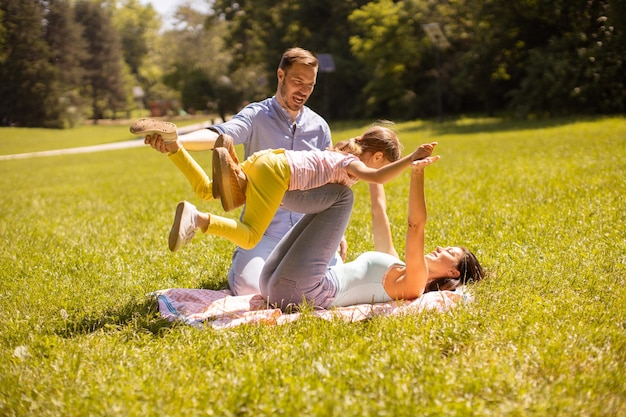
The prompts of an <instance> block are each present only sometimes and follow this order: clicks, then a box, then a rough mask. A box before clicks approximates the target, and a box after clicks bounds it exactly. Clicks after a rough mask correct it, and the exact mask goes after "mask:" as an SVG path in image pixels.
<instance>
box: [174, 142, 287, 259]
mask: <svg viewBox="0 0 626 417" xmlns="http://www.w3.org/2000/svg"><path fill="white" fill-rule="evenodd" d="M170 159H171V160H172V162H174V164H176V166H177V167H178V168H179V169H180V170H181V171H182V172H183V174H185V177H187V180H188V181H189V183H190V184H191V187H192V188H193V190H194V192H195V193H196V195H197V196H198V197H199V198H201V199H203V200H213V199H214V197H213V192H212V181H211V179H209V177H208V176H207V174H206V173H205V172H204V170H203V169H202V168H201V167H200V165H199V164H198V163H197V162H196V161H195V160H194V159H193V158H192V157H191V155H189V153H188V152H187V151H186V150H185V149H183V148H181V150H180V151H178V152H176V153H175V154H172V155H170ZM241 167H242V169H243V172H244V173H245V174H246V176H247V177H248V186H247V188H246V206H245V210H244V213H243V216H242V218H241V221H239V220H234V219H230V218H226V217H222V216H216V215H214V214H211V219H210V223H209V228H208V229H207V231H206V232H207V233H210V234H213V235H217V236H222V237H225V238H227V239H229V240H230V241H232V242H234V243H235V244H236V245H237V246H240V247H242V248H244V249H252V248H253V247H255V246H256V245H257V243H259V241H260V240H261V238H262V237H263V233H265V230H267V228H268V226H269V225H270V223H271V221H272V218H273V217H274V214H276V210H278V207H279V206H280V203H281V201H282V199H283V196H284V195H285V192H286V191H287V189H288V188H289V180H290V178H291V169H290V168H289V163H288V162H287V157H286V156H285V152H284V150H282V149H268V150H265V151H260V152H256V153H255V154H253V155H252V156H250V157H249V158H248V159H246V160H245V161H244V162H243V163H242V164H241Z"/></svg>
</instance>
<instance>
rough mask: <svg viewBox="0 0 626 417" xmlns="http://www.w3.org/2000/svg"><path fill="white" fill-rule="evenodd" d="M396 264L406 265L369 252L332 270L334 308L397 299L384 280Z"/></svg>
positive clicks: (388, 256) (394, 258)
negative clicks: (389, 292) (386, 286)
mask: <svg viewBox="0 0 626 417" xmlns="http://www.w3.org/2000/svg"><path fill="white" fill-rule="evenodd" d="M392 265H402V266H404V262H402V261H401V260H400V259H398V258H396V257H395V256H391V255H389V254H387V253H383V252H365V253H363V254H361V255H360V256H359V257H358V258H356V259H355V260H354V261H352V262H348V263H345V264H343V265H337V266H333V267H331V268H330V269H329V275H330V279H332V280H334V281H335V287H336V288H337V293H336V294H335V299H334V300H333V302H332V303H330V306H331V307H342V306H349V305H355V304H370V303H384V302H387V301H392V300H393V299H392V298H391V297H390V296H389V294H387V292H386V291H385V288H384V287H383V277H384V276H385V273H386V272H387V270H388V269H389V267H390V266H392Z"/></svg>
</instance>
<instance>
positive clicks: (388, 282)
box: [261, 156, 483, 310]
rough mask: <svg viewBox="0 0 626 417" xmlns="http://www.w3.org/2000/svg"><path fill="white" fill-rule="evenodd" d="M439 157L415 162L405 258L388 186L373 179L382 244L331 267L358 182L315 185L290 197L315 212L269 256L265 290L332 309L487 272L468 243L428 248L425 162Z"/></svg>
mask: <svg viewBox="0 0 626 417" xmlns="http://www.w3.org/2000/svg"><path fill="white" fill-rule="evenodd" d="M438 159H439V157H438V156H427V157H424V158H423V159H420V160H416V161H414V162H412V164H411V183H410V192H409V216H408V229H407V233H406V255H405V258H406V261H405V262H403V261H401V260H400V259H399V258H398V254H397V252H396V250H395V249H394V247H393V243H392V239H391V232H390V229H389V222H388V219H387V214H386V209H385V205H386V203H385V195H384V189H383V187H382V185H375V184H371V185H370V192H371V195H372V210H373V211H372V220H373V225H374V230H373V231H374V238H375V249H376V251H373V252H366V253H363V254H362V255H360V256H359V257H358V258H357V259H355V260H354V261H352V262H348V263H345V264H343V265H336V266H332V267H329V266H328V265H329V262H330V260H331V259H332V257H333V253H334V251H335V250H336V248H337V245H338V244H339V241H340V240H341V238H342V235H343V233H344V231H345V229H346V226H347V224H348V219H349V217H350V213H351V211H352V204H353V194H352V191H351V190H350V188H348V187H346V186H343V185H338V184H328V185H325V186H323V187H320V188H317V189H315V190H311V192H310V193H309V195H308V197H309V198H308V201H299V202H290V203H292V206H291V208H292V209H293V210H298V209H299V210H301V211H302V212H308V213H311V214H307V215H305V216H304V218H303V219H302V220H300V221H299V222H298V223H297V224H296V225H295V226H294V227H293V228H292V230H290V231H289V233H288V234H287V235H285V237H283V239H282V240H281V241H280V243H279V244H278V246H276V248H275V249H274V251H273V252H272V254H271V255H270V257H269V258H268V259H267V262H266V263H265V267H264V268H263V271H262V273H261V292H262V295H263V296H264V297H265V298H267V299H268V301H269V303H270V304H272V305H275V306H277V307H279V308H281V309H283V310H285V309H289V308H291V306H293V305H297V304H299V303H302V302H303V300H306V302H307V303H308V304H311V305H314V306H316V307H323V308H329V307H339V306H348V305H354V304H363V303H380V302H388V301H392V300H396V299H414V298H418V297H420V296H421V295H422V294H423V293H424V292H425V291H431V290H437V289H441V290H454V289H455V288H457V287H459V286H461V285H463V284H466V283H469V282H474V281H478V280H480V279H482V277H483V270H482V267H481V266H480V264H479V263H478V260H477V259H476V257H475V256H474V255H473V254H472V253H471V252H470V251H469V250H467V249H465V248H463V247H458V246H451V247H445V248H442V247H437V249H435V250H434V251H432V252H431V253H428V254H424V243H425V242H424V230H425V225H426V217H427V216H426V202H425V198H424V169H425V168H426V166H428V165H430V164H432V163H433V162H435V161H437V160H438ZM298 204H299V205H301V206H300V207H298Z"/></svg>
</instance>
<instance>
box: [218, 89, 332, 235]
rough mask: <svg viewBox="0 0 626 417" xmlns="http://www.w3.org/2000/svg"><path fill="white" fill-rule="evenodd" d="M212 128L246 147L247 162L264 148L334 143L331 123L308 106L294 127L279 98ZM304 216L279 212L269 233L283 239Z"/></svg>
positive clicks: (311, 147) (251, 106)
mask: <svg viewBox="0 0 626 417" xmlns="http://www.w3.org/2000/svg"><path fill="white" fill-rule="evenodd" d="M211 129H213V130H215V131H217V132H219V133H225V134H227V135H229V136H232V138H233V141H234V142H235V144H236V145H239V144H243V146H244V159H245V158H248V157H249V156H250V155H252V154H253V153H254V152H257V151H260V150H263V149H280V148H282V149H291V150H295V151H305V150H315V149H318V150H325V149H326V148H328V147H330V146H331V144H332V142H331V137H330V128H329V127H328V123H326V121H325V120H324V119H323V118H322V117H321V116H320V115H318V114H317V113H315V112H314V111H313V110H311V109H310V108H308V107H306V106H304V107H302V110H301V111H300V114H299V115H298V117H297V118H296V120H295V124H294V123H293V122H292V120H291V116H290V115H289V113H288V112H287V111H286V110H285V109H283V108H282V106H281V105H280V104H279V103H278V100H277V99H276V97H275V96H274V97H271V98H268V99H265V100H263V101H259V102H256V103H251V104H249V105H247V106H246V107H245V108H243V109H242V110H241V111H240V112H239V113H237V114H236V115H235V116H233V118H232V119H230V120H228V121H227V122H224V123H220V124H218V125H215V126H212V127H211ZM301 217H302V214H299V213H292V212H290V211H287V210H284V209H279V210H278V211H277V213H276V215H275V216H274V219H273V220H272V223H271V224H270V226H269V227H268V228H267V231H266V232H265V233H267V234H268V235H270V236H272V237H275V238H277V239H280V238H281V237H282V236H284V234H285V233H287V231H288V230H289V228H290V227H291V226H293V225H294V224H295V223H296V222H297V221H298V220H300V218H301Z"/></svg>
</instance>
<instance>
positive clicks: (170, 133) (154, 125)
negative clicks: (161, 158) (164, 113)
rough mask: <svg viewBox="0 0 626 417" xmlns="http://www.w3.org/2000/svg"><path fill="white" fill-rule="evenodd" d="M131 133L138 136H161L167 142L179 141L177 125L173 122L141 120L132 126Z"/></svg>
mask: <svg viewBox="0 0 626 417" xmlns="http://www.w3.org/2000/svg"><path fill="white" fill-rule="evenodd" d="M130 133H132V134H134V135H137V136H147V135H154V134H157V135H160V136H161V137H162V138H163V140H164V141H165V142H174V141H176V139H178V133H177V129H176V125H175V124H174V123H171V122H165V121H163V120H155V119H139V120H137V121H135V122H134V123H133V124H132V125H130Z"/></svg>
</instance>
